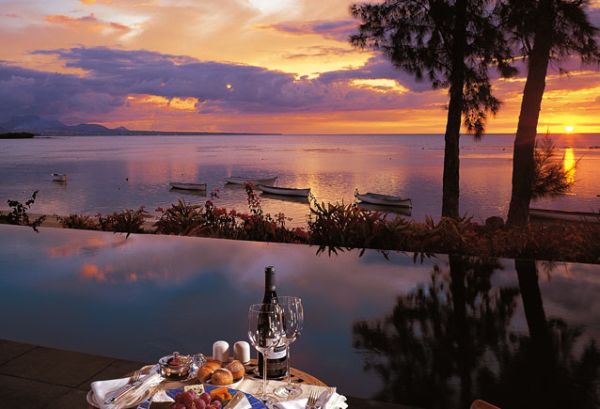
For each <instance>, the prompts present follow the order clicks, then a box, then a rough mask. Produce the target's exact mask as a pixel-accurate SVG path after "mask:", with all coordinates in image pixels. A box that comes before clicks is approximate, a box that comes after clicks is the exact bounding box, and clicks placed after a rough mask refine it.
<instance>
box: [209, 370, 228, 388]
mask: <svg viewBox="0 0 600 409" xmlns="http://www.w3.org/2000/svg"><path fill="white" fill-rule="evenodd" d="M210 383H212V384H213V385H230V384H232V383H233V375H232V374H231V372H229V369H225V368H219V369H217V370H216V371H214V372H213V374H212V376H211V378H210Z"/></svg>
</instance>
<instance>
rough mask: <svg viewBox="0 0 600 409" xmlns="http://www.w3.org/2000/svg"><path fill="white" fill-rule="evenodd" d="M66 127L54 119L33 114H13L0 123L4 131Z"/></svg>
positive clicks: (28, 130)
mask: <svg viewBox="0 0 600 409" xmlns="http://www.w3.org/2000/svg"><path fill="white" fill-rule="evenodd" d="M64 127H66V125H65V124H63V123H62V122H60V121H57V120H55V119H45V118H40V117H39V116H35V115H20V116H14V117H12V118H11V119H9V120H8V121H6V122H3V123H0V128H3V129H4V130H6V131H13V132H14V131H26V132H30V131H44V130H49V129H60V128H64Z"/></svg>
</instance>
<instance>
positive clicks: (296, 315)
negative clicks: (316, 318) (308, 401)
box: [275, 296, 304, 399]
mask: <svg viewBox="0 0 600 409" xmlns="http://www.w3.org/2000/svg"><path fill="white" fill-rule="evenodd" d="M277 301H278V302H279V305H280V306H281V308H282V312H283V329H284V334H285V335H284V337H283V338H282V339H281V342H282V343H284V344H285V347H286V352H287V383H286V384H285V385H282V386H280V387H278V388H277V389H275V395H276V396H279V397H281V398H286V399H294V398H296V397H297V396H299V395H300V394H301V393H302V388H301V387H300V385H295V384H292V374H291V372H290V368H291V365H290V344H292V343H293V342H294V341H296V339H298V337H299V336H300V333H301V332H302V325H303V323H304V308H303V307H302V300H301V299H300V298H299V297H289V296H284V297H277Z"/></svg>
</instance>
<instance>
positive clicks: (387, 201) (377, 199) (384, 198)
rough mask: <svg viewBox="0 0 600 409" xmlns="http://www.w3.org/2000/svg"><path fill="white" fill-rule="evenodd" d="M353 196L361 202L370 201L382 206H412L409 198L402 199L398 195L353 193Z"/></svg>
mask: <svg viewBox="0 0 600 409" xmlns="http://www.w3.org/2000/svg"><path fill="white" fill-rule="evenodd" d="M354 197H356V198H357V199H358V200H360V201H361V202H363V203H370V204H375V205H382V206H399V207H412V202H411V200H410V199H404V198H402V197H400V196H390V195H381V194H379V193H364V194H360V193H358V192H355V193H354Z"/></svg>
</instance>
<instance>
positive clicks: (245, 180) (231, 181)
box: [225, 176, 277, 186]
mask: <svg viewBox="0 0 600 409" xmlns="http://www.w3.org/2000/svg"><path fill="white" fill-rule="evenodd" d="M276 180H277V176H275V177H273V178H267V179H248V178H241V177H236V176H232V177H228V178H225V183H229V184H232V185H245V184H247V183H249V184H251V185H255V186H256V185H267V186H269V185H272V184H273V183H275V181H276Z"/></svg>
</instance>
